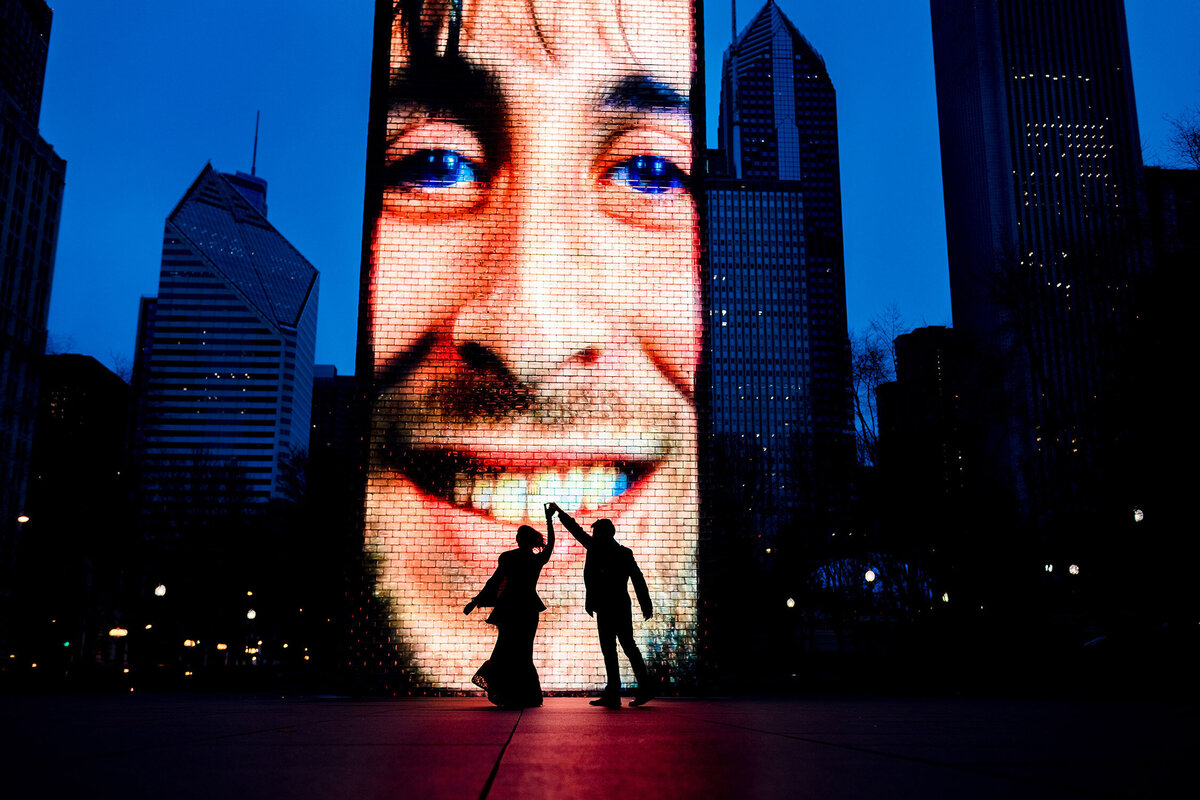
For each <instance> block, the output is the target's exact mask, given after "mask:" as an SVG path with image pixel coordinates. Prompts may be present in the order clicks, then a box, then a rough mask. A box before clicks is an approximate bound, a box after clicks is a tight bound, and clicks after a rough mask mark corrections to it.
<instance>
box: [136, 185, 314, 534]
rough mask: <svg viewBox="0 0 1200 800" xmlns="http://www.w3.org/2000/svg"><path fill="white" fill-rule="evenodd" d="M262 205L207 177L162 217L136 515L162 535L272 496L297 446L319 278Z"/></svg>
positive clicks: (145, 325)
mask: <svg viewBox="0 0 1200 800" xmlns="http://www.w3.org/2000/svg"><path fill="white" fill-rule="evenodd" d="M246 186H249V189H247V188H245V187H246ZM251 189H252V191H251ZM265 198H266V182H265V181H262V180H261V179H259V178H256V177H254V176H249V175H243V174H240V173H239V174H238V175H236V176H227V175H224V174H222V173H219V172H217V171H216V170H214V169H213V168H212V167H211V166H206V167H205V168H204V169H203V170H202V171H201V173H200V175H199V177H197V178H196V180H195V182H194V183H193V184H192V186H191V187H190V188H189V189H188V191H187V193H186V194H185V195H184V197H183V199H182V200H181V201H180V202H179V204H178V205H177V206H176V207H175V209H174V211H172V212H171V214H170V216H168V217H167V221H166V226H165V230H164V234H163V255H162V270H161V272H160V275H159V287H158V295H157V296H156V297H153V298H143V300H142V311H141V318H140V320H139V324H138V349H137V353H136V358H135V368H134V386H135V391H136V392H137V395H138V409H137V423H136V432H135V440H134V447H135V459H136V464H137V467H138V470H139V491H140V503H141V506H142V508H143V509H148V508H153V509H157V510H159V511H160V512H162V511H163V510H166V513H163V516H162V519H163V520H164V524H166V525H168V526H170V525H174V524H176V523H177V522H178V521H179V520H180V519H182V518H184V517H185V516H186V515H187V514H190V513H193V512H199V511H202V510H204V509H205V508H210V507H211V506H212V505H213V504H219V503H222V502H228V503H257V502H263V501H266V500H268V499H270V498H271V497H273V496H277V495H278V494H279V492H280V488H281V487H280V476H281V467H282V466H283V465H284V464H285V462H286V460H287V459H289V458H290V457H291V455H292V454H293V453H294V452H296V451H300V450H304V449H306V448H307V446H308V434H309V424H310V417H311V402H312V376H313V352H314V347H315V337H316V319H317V283H318V275H317V271H316V269H314V268H313V266H312V265H311V264H309V263H308V261H306V260H305V259H304V257H303V256H302V255H300V253H299V252H297V250H296V249H295V248H294V247H292V245H291V244H289V243H288V241H287V240H286V239H285V238H284V237H283V236H282V235H281V234H280V233H279V232H278V231H276V230H275V228H274V227H272V226H271V224H270V223H269V222H268V221H267V219H266V216H265V214H264V211H265Z"/></svg>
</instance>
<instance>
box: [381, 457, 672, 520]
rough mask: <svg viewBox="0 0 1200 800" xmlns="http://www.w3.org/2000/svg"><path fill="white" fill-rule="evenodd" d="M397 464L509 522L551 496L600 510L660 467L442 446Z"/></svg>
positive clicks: (424, 486) (535, 510)
mask: <svg viewBox="0 0 1200 800" xmlns="http://www.w3.org/2000/svg"><path fill="white" fill-rule="evenodd" d="M397 466H398V467H400V469H401V471H402V472H404V474H405V475H406V476H408V478H409V479H410V480H411V481H412V482H413V484H415V485H416V487H417V488H418V489H420V490H421V491H422V492H424V493H425V494H428V495H431V496H433V497H437V498H439V499H441V500H444V501H446V502H447V503H450V504H451V505H454V506H456V507H458V508H463V509H467V510H469V511H474V512H477V513H480V514H486V515H488V516H491V517H494V518H496V519H498V520H500V521H501V522H509V523H521V522H526V521H529V520H538V519H541V518H542V517H543V516H544V513H543V506H544V504H545V503H550V502H554V503H557V504H558V505H559V507H560V508H562V510H563V511H566V512H567V513H569V514H574V513H576V512H579V511H594V510H596V509H599V508H602V507H603V506H605V505H608V504H609V503H611V502H612V501H614V500H616V499H617V498H618V497H620V496H621V495H623V494H625V492H627V491H628V490H629V489H630V488H631V487H633V486H634V485H635V484H636V483H637V482H638V481H640V480H641V479H642V478H644V477H646V476H647V475H648V474H650V472H652V471H653V469H654V464H652V463H649V462H631V461H617V462H612V463H591V464H570V465H563V466H557V467H556V466H551V467H521V466H514V465H508V464H495V463H486V462H484V461H481V460H480V459H478V458H474V457H471V456H467V455H464V454H462V453H456V452H451V451H437V450H416V451H414V450H410V451H408V452H406V453H405V458H404V459H403V463H402V464H397Z"/></svg>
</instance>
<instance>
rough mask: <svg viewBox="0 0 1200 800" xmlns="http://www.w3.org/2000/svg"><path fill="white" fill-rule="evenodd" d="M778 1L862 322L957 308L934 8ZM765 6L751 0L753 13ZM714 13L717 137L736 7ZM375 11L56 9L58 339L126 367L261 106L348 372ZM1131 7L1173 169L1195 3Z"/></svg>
mask: <svg viewBox="0 0 1200 800" xmlns="http://www.w3.org/2000/svg"><path fill="white" fill-rule="evenodd" d="M779 5H780V7H781V9H782V10H783V11H784V13H785V14H787V15H788V16H789V17H790V18H791V20H792V21H793V22H794V23H795V25H796V26H797V28H798V29H799V30H800V32H801V33H803V34H804V36H805V37H806V38H807V39H808V40H809V41H810V42H811V43H812V44H813V46H814V47H815V48H816V50H817V51H818V52H819V53H820V54H821V55H822V56H823V57H824V59H825V61H826V64H827V66H828V69H829V73H830V76H831V78H832V80H833V83H834V86H835V88H836V89H837V92H838V115H839V138H840V150H841V177H842V199H843V215H844V225H845V253H846V286H847V305H848V319H849V324H850V327H851V329H852V330H854V329H861V328H863V327H865V326H866V325H867V324H868V323H869V321H870V319H871V318H872V317H873V316H874V315H876V314H878V313H879V312H881V311H882V310H883V309H884V308H885V307H887V306H888V305H889V304H891V303H895V304H896V305H897V307H898V308H899V310H900V312H901V313H902V314H903V316H904V320H905V322H906V324H907V325H908V326H909V327H915V326H919V325H923V324H950V322H951V319H950V304H949V280H948V274H947V265H946V242H945V219H944V209H943V205H942V185H941V163H940V156H939V150H938V132H937V108H936V99H935V87H934V80H933V61H932V36H931V31H930V21H929V7H928V4H927V3H926V2H911V3H904V4H896V3H888V2H882V0H880V1H879V2H870V3H865V4H857V5H855V6H854V7H853V8H851V7H849V6H844V5H838V6H827V7H821V6H817V5H815V4H802V3H796V2H782V3H779ZM759 8H760V4H758V3H755V4H752V5H751V4H743V5H742V6H741V7H739V9H738V26H739V28H740V27H742V26H744V25H745V24H746V23H748V22H749V21H750V19H751V17H752V16H753V15H754V14H755V13H757V11H758V9H759ZM868 9H869V10H868ZM705 11H706V20H705V34H706V43H705V55H706V65H705V85H706V94H707V99H706V102H707V106H708V108H707V115H708V125H707V138H708V141H709V145H710V146H715V138H716V125H715V123H716V106H717V102H716V98H717V92H718V90H719V73H720V67H721V55H722V53H723V51H724V49H725V48H726V47H727V46H728V43H729V39H730V21H729V7H728V6H727V5H725V4H716V3H708V4H706V8H705ZM372 12H373V4H372V3H366V2H364V3H359V4H355V5H353V6H338V7H331V6H329V5H328V4H324V3H322V4H318V3H313V2H299V3H294V4H292V5H291V6H290V7H289V13H288V14H286V15H285V14H280V13H279V11H278V10H277V8H276V7H268V6H266V5H253V6H241V5H239V4H236V3H232V2H227V1H226V0H220V1H219V2H214V3H210V4H206V5H205V6H204V7H202V8H199V7H175V6H165V7H164V6H163V5H161V4H153V3H149V2H145V1H144V0H137V1H136V2H130V3H125V4H122V5H121V6H120V8H119V9H116V8H114V7H112V6H107V5H100V4H94V3H84V2H80V1H79V0H60V1H59V2H56V3H55V4H54V24H53V28H52V33H51V38H50V55H49V64H48V69H47V76H46V85H45V92H44V97H43V107H42V115H41V121H40V131H41V134H42V136H43V137H45V139H46V140H47V141H48V142H50V144H52V145H53V146H54V148H55V150H56V152H57V153H58V154H59V155H61V156H62V157H63V158H65V159H66V160H67V162H68V166H67V178H66V190H65V195H64V207H63V215H62V223H61V229H60V233H59V242H58V253H57V261H56V268H55V281H54V286H53V291H52V295H51V314H50V325H49V327H50V343H51V348H52V349H54V350H57V351H61V352H81V353H86V354H89V355H93V356H95V357H96V358H98V359H99V360H100V361H102V362H104V363H105V364H107V365H108V366H110V367H113V366H117V367H121V368H124V367H126V366H128V365H129V364H130V363H131V362H132V357H133V350H134V332H135V328H136V323H137V306H138V299H139V298H140V297H141V296H143V295H153V294H155V293H156V291H157V277H158V271H159V261H160V255H161V244H162V228H163V222H164V220H165V218H166V217H167V215H168V214H169V213H170V212H171V210H172V209H173V208H174V206H175V204H176V203H178V202H179V200H180V198H181V197H182V196H183V194H184V192H185V191H186V190H187V188H188V186H189V185H190V184H191V182H192V181H193V180H194V179H195V177H196V175H197V174H198V173H199V172H200V170H201V169H202V168H203V166H204V165H205V163H207V162H210V163H211V164H212V165H213V166H214V167H215V168H216V169H218V170H221V171H225V172H233V171H235V170H243V171H247V172H248V171H250V166H251V158H252V147H253V138H254V121H255V113H256V111H258V110H259V109H261V111H262V122H261V130H260V133H259V139H258V156H257V164H256V172H257V174H258V175H259V176H260V177H262V178H264V179H266V180H267V181H268V184H269V190H268V195H267V203H268V207H269V214H268V218H269V219H270V220H271V222H272V224H273V225H274V226H275V227H276V228H278V230H279V231H280V232H281V233H282V234H283V235H284V236H285V237H287V238H288V240H289V241H291V242H292V244H294V245H295V246H296V248H297V249H298V250H299V251H300V252H301V253H303V254H304V256H305V257H306V258H307V259H308V260H309V261H311V262H312V264H313V265H314V266H316V267H317V269H318V270H320V272H321V274H322V278H321V290H320V292H321V307H320V313H319V321H318V325H317V351H316V360H317V362H318V363H332V364H335V365H336V366H337V368H338V370H339V372H341V373H343V374H349V373H352V372H353V371H354V349H355V335H356V329H357V315H358V297H359V267H360V254H361V246H362V242H361V238H362V200H363V178H364V174H365V163H364V159H365V149H366V120H367V95H368V91H369V65H370V36H371V17H372ZM1126 14H1127V19H1128V27H1129V35H1130V50H1131V59H1132V65H1133V73H1134V86H1135V90H1136V94H1137V105H1138V119H1139V125H1140V133H1141V138H1142V146H1143V154H1144V157H1145V160H1146V162H1147V163H1149V164H1166V165H1172V164H1173V162H1172V159H1171V156H1170V152H1169V145H1168V139H1169V135H1170V126H1169V124H1168V123H1167V122H1166V121H1165V120H1164V117H1168V116H1176V115H1179V114H1182V113H1184V112H1185V111H1186V110H1187V109H1189V108H1194V107H1197V106H1200V54H1198V53H1197V52H1196V48H1195V47H1194V43H1193V42H1192V41H1191V39H1192V37H1193V36H1194V32H1195V31H1196V30H1198V29H1200V6H1198V5H1197V4H1195V3H1193V2H1187V1H1186V0H1167V1H1165V2H1156V3H1153V4H1151V3H1145V2H1136V1H1135V0H1130V1H1129V2H1127V3H1126Z"/></svg>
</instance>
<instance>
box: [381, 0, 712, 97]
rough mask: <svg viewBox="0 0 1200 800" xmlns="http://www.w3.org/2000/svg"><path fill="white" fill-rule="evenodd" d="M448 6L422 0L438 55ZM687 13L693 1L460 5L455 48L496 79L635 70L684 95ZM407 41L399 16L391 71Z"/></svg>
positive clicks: (688, 61)
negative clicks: (507, 75)
mask: <svg viewBox="0 0 1200 800" xmlns="http://www.w3.org/2000/svg"><path fill="white" fill-rule="evenodd" d="M446 5H447V4H445V3H440V2H436V1H435V2H430V3H427V5H426V10H425V12H424V14H423V18H422V22H423V27H424V29H425V30H426V31H427V32H428V34H429V35H431V38H435V39H436V41H437V50H438V51H439V52H444V49H445V47H446V42H447V40H448V38H449V36H450V34H449V26H448V23H447V20H448V12H447V10H446ZM691 9H692V3H691V0H474V1H472V0H464V3H463V11H462V24H461V28H460V30H459V44H458V50H459V52H460V53H461V54H462V55H463V56H464V57H465V58H466V59H467V60H469V61H470V62H472V63H475V64H477V65H481V66H485V67H486V68H487V69H489V71H492V72H494V73H496V74H498V75H504V74H505V73H519V72H545V71H556V72H571V73H596V74H599V75H611V74H613V73H622V72H639V73H643V74H648V75H653V76H655V77H656V78H657V79H659V80H662V81H664V82H666V83H669V84H672V85H674V86H675V87H676V88H677V90H679V91H680V92H681V93H683V94H686V90H687V88H688V85H689V83H690V76H691V71H692V62H693V45H692V26H693V20H692V13H691ZM407 38H408V36H407V29H406V27H405V24H404V23H403V22H402V21H401V19H400V18H399V15H398V16H397V18H396V21H395V23H394V24H393V28H392V66H393V69H405V68H406V67H407V66H408V62H409V50H410V47H409V44H408V42H407ZM581 77H586V76H585V75H581Z"/></svg>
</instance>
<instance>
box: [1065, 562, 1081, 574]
mask: <svg viewBox="0 0 1200 800" xmlns="http://www.w3.org/2000/svg"><path fill="white" fill-rule="evenodd" d="M1067 572H1069V573H1071V574H1072V575H1078V574H1079V565H1078V564H1072V565H1071V566H1069V567H1067Z"/></svg>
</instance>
